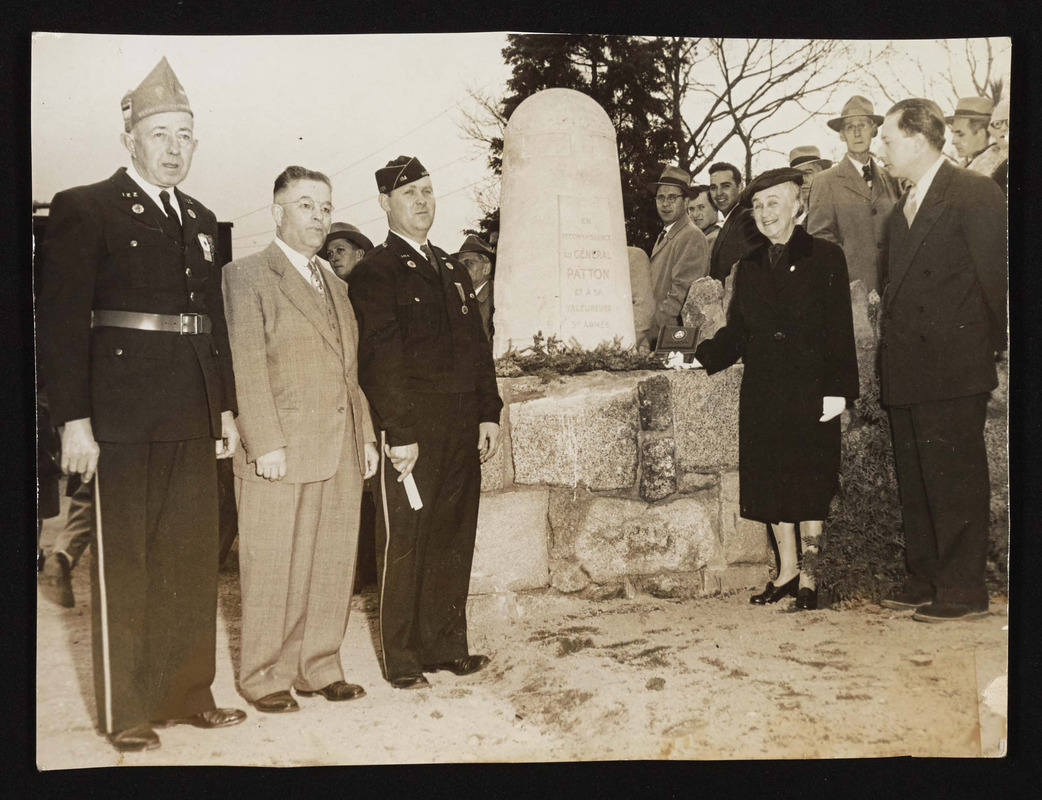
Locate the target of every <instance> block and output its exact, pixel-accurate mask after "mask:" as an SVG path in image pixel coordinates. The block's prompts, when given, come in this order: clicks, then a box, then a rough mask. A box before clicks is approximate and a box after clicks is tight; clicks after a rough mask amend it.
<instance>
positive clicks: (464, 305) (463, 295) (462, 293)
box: [446, 265, 470, 314]
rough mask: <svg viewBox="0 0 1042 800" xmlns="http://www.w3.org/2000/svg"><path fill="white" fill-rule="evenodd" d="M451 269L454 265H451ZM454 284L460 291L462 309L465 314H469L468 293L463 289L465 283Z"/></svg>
mask: <svg viewBox="0 0 1042 800" xmlns="http://www.w3.org/2000/svg"><path fill="white" fill-rule="evenodd" d="M446 266H447V265H446ZM449 269H452V267H449ZM454 285H455V287H456V291H457V292H459V301H460V311H462V312H463V313H464V314H467V313H469V312H470V309H469V308H467V293H466V292H465V291H464V289H463V284H462V283H454Z"/></svg>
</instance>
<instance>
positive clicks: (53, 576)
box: [36, 553, 76, 608]
mask: <svg viewBox="0 0 1042 800" xmlns="http://www.w3.org/2000/svg"><path fill="white" fill-rule="evenodd" d="M36 583H37V585H38V586H39V587H40V594H42V595H43V596H44V597H45V598H47V599H48V600H50V601H51V602H52V603H56V604H58V605H60V606H61V607H62V608H72V607H73V606H75V605H76V598H75V597H74V596H73V593H72V567H71V566H70V564H69V559H68V558H67V557H66V555H65V553H52V554H51V555H50V556H48V557H47V559H46V560H45V561H44V562H43V572H41V573H40V574H39V575H38V576H37V578H36Z"/></svg>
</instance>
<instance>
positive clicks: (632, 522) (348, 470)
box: [28, 24, 1024, 772]
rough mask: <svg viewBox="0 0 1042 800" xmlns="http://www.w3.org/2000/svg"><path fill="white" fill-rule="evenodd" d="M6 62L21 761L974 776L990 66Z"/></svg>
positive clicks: (439, 58) (152, 50) (778, 55)
mask: <svg viewBox="0 0 1042 800" xmlns="http://www.w3.org/2000/svg"><path fill="white" fill-rule="evenodd" d="M677 27H678V28H686V27H696V26H690V25H687V24H685V25H678V26H677ZM982 30H985V29H983V28H982ZM30 49H31V64H30V72H29V79H30V86H29V93H28V100H29V120H30V122H29V133H30V143H31V193H32V244H33V249H32V275H33V286H32V289H33V321H34V324H35V365H36V373H35V375H36V392H35V397H36V435H37V498H38V502H37V545H36V553H37V556H36V608H35V614H36V619H35V623H36V650H35V656H36V661H35V677H36V698H35V714H36V716H35V762H36V767H37V769H38V770H40V771H42V772H51V771H63V770H75V769H82V768H95V767H115V766H139V767H141V766H145V767H150V766H247V767H301V766H354V765H404V764H476V763H493V762H497V763H499V762H512V763H528V762H533V763H535V762H582V761H585V762H590V761H598V762H603V761H651V760H654V761H739V760H766V759H793V760H794V759H808V760H825V759H871V758H893V757H906V756H912V757H926V758H957V759H1001V758H1003V757H1005V756H1007V754H1008V752H1009V744H1008V742H1007V721H1008V708H1007V706H1008V698H1007V688H1008V673H1009V667H1008V653H1009V628H1008V624H1007V623H1008V620H1009V552H1010V548H1009V539H1010V490H1009V482H1010V467H1009V425H1008V418H1009V411H1008V406H1009V403H1008V394H1009V392H1008V387H1009V372H1010V369H1009V361H1010V359H1009V352H1010V346H1011V342H1010V336H1009V330H1010V328H1009V322H1008V307H1009V291H1008V266H1007V264H1008V260H1009V258H1008V245H1007V241H1008V235H1009V225H1008V186H1007V182H1008V180H1007V178H1008V165H1009V131H1010V86H1011V81H1013V80H1018V79H1019V76H1014V75H1013V71H1014V69H1013V65H1014V59H1013V42H1012V41H1011V40H1010V39H1009V38H1006V37H1003V36H981V37H978V38H946V39H902V38H893V39H883V38H879V39H856V40H855V39H814V38H808V39H792V38H776V39H771V38H711V37H699V36H682V35H676V36H673V35H620V34H593V33H583V34H580V33H524V32H505V31H500V32H493V31H489V32H471V33H408V34H406V33H396V34H377V33H371V34H328V35H290V34H286V35H252V36H244V35H240V36H233V35H206V36H203V35H179V36H174V35H169V36H165V35H164V36H161V35H137V34H134V35H130V34H108V33H104V34H103V33H63V32H52V31H46V30H41V31H37V32H35V33H33V35H32V41H31V48H30ZM1020 97H1021V95H1019V94H1018V95H1017V98H1018V99H1019V98H1020ZM1018 374H1024V373H1022V372H1021V373H1018ZM30 524H31V523H30ZM1018 597H1019V596H1018Z"/></svg>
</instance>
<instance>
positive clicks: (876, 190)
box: [807, 95, 900, 292]
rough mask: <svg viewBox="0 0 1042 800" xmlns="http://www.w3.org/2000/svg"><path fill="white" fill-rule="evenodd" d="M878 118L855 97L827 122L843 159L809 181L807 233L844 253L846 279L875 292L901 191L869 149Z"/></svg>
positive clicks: (860, 98) (862, 98)
mask: <svg viewBox="0 0 1042 800" xmlns="http://www.w3.org/2000/svg"><path fill="white" fill-rule="evenodd" d="M882 124H883V118H882V117H881V116H879V115H878V114H876V113H874V111H873V108H872V103H871V102H870V101H869V100H868V99H866V98H864V97H861V96H860V95H854V96H853V97H851V98H850V99H849V100H848V101H847V102H846V104H845V105H844V106H843V110H842V111H841V112H840V115H839V116H838V117H836V118H834V119H830V120H829V121H828V126H829V127H830V128H832V130H834V131H836V132H837V133H839V135H840V138H841V139H842V140H843V143H844V144H845V145H846V148H847V152H846V157H845V158H843V159H842V160H841V161H840V162H839V163H838V164H836V165H835V166H834V167H830V168H829V169H826V170H825V171H823V172H821V173H820V174H818V175H816V176H815V178H814V183H813V186H811V190H810V208H809V210H808V212H807V233H809V234H810V235H811V236H818V237H820V238H822V239H826V240H827V241H830V242H835V243H836V244H838V245H839V246H840V247H842V248H843V254H844V255H845V256H846V257H847V267H848V268H849V270H850V280H851V281H855V280H860V281H861V282H862V283H864V285H865V288H866V289H867V290H868V291H873V290H875V291H876V292H878V291H879V285H880V284H879V273H880V269H881V268H882V264H883V260H884V258H885V256H886V247H887V243H886V234H887V222H888V220H889V219H890V212H891V211H892V210H893V207H894V204H895V203H896V202H897V198H898V197H899V196H900V190H899V188H898V185H897V181H895V180H894V178H893V177H891V175H890V173H889V172H887V170H886V168H885V167H883V165H882V164H880V163H879V162H878V161H876V160H875V159H874V158H873V157H872V153H871V151H870V149H869V148H870V147H871V144H872V139H873V138H875V136H876V133H877V131H878V130H879V126H880V125H882Z"/></svg>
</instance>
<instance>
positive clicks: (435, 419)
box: [350, 156, 503, 689]
mask: <svg viewBox="0 0 1042 800" xmlns="http://www.w3.org/2000/svg"><path fill="white" fill-rule="evenodd" d="M376 183H377V187H378V188H379V191H380V207H381V208H382V209H383V210H384V212H385V213H386V214H387V224H388V227H389V228H390V229H391V230H390V233H389V234H388V235H387V240H386V241H385V242H384V243H383V244H380V245H377V246H376V247H375V248H373V250H372V252H370V253H369V255H367V256H366V257H365V258H363V259H362V260H361V262H359V264H358V266H356V267H355V269H354V271H353V272H352V273H351V278H350V287H351V302H352V303H353V304H354V307H355V314H356V315H357V317H358V328H359V344H358V380H359V383H360V384H361V386H362V389H363V391H364V392H365V394H366V396H367V397H368V399H369V402H370V404H371V406H372V409H373V414H374V418H375V421H376V427H377V428H379V430H380V439H381V441H380V445H381V447H380V450H381V460H380V469H379V474H378V475H377V477H376V479H375V491H376V496H377V508H378V509H379V510H380V513H379V514H378V515H377V562H378V568H379V572H380V643H381V650H382V657H383V664H382V665H383V671H384V677H386V678H387V680H388V681H389V682H390V683H391V685H392V686H394V687H395V688H397V689H415V688H422V687H425V686H429V682H428V681H427V678H426V677H424V675H423V673H424V672H436V671H438V670H448V671H449V672H452V673H454V674H456V675H469V674H471V673H473V672H477V671H478V670H480V669H483V668H484V667H485V666H486V665H487V664H488V663H489V659H488V657H487V656H483V655H472V654H470V652H469V650H468V647H467V593H468V589H469V586H470V567H471V563H472V561H473V557H474V538H475V534H476V529H477V516H478V501H479V498H480V495H481V464H480V462H481V461H486V460H488V459H489V458H491V457H492V456H493V455H494V454H495V451H496V448H497V446H498V442H499V415H500V411H501V410H502V408H503V401H502V400H501V399H500V397H499V392H498V389H497V387H496V374H495V370H494V367H493V364H492V350H491V348H490V347H489V346H488V340H487V339H486V338H485V333H484V331H483V330H482V327H481V318H480V316H479V314H478V307H477V304H476V302H475V300H476V298H475V292H474V287H473V285H472V284H471V280H470V276H469V275H468V274H467V270H466V269H465V268H464V267H463V265H462V264H460V263H459V262H458V261H455V260H453V259H452V258H450V257H449V256H448V254H447V253H445V251H444V250H441V249H439V248H437V247H434V246H432V245H431V244H430V243H429V242H428V240H427V232H428V231H429V230H430V228H431V226H432V225H433V224H434V210H435V197H434V187H433V185H432V184H431V179H430V176H429V175H428V173H427V170H426V169H425V168H424V167H423V165H422V164H420V162H419V161H418V160H417V159H415V158H408V157H406V156H399V157H398V158H396V159H395V160H394V161H391V162H390V163H389V164H387V166H386V167H384V168H382V169H379V170H377V172H376ZM388 462H390V463H388ZM391 467H393V470H392V469H391ZM395 472H397V473H398V475H397V476H395ZM413 482H415V487H413V486H412V484H413ZM413 488H415V490H416V494H418V495H419V496H418V498H417V497H416V496H415V495H414V496H413V498H412V500H413V502H410V498H409V493H410V491H411V489H413ZM417 500H418V502H416V501H417ZM421 504H422V505H421Z"/></svg>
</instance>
